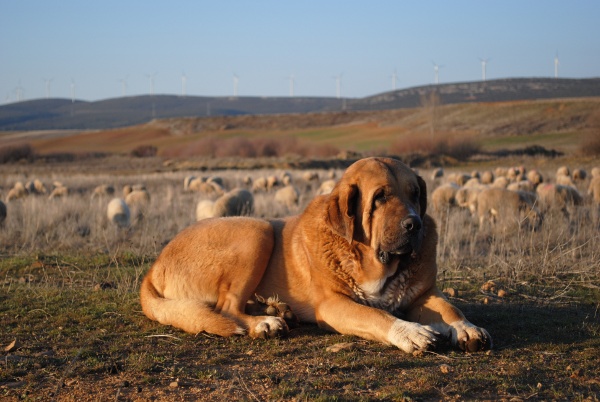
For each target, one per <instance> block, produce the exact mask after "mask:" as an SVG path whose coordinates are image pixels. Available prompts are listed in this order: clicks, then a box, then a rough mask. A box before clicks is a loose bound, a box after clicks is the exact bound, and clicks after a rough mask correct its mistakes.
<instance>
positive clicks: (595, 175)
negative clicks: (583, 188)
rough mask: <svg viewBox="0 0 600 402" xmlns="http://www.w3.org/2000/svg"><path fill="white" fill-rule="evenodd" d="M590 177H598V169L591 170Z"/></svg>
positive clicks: (599, 171)
mask: <svg viewBox="0 0 600 402" xmlns="http://www.w3.org/2000/svg"><path fill="white" fill-rule="evenodd" d="M592 177H600V167H594V168H592Z"/></svg>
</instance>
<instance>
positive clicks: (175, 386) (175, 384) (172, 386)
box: [169, 381, 179, 388]
mask: <svg viewBox="0 0 600 402" xmlns="http://www.w3.org/2000/svg"><path fill="white" fill-rule="evenodd" d="M178 386H179V381H173V382H171V383H170V384H169V387H171V388H177V387H178Z"/></svg>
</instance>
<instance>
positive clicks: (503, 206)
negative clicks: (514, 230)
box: [477, 187, 542, 229]
mask: <svg viewBox="0 0 600 402" xmlns="http://www.w3.org/2000/svg"><path fill="white" fill-rule="evenodd" d="M477 215H478V217H479V227H480V229H483V228H484V225H485V222H486V221H489V222H491V223H492V224H496V223H502V224H503V225H505V227H506V226H507V225H511V224H515V223H516V224H518V225H519V227H521V225H522V224H523V223H526V224H527V225H529V227H531V228H533V229H539V227H540V225H541V224H542V214H541V213H540V212H539V210H538V209H537V208H536V206H535V197H533V198H532V196H531V194H526V193H525V192H523V191H511V190H507V189H504V188H498V187H490V188H487V189H484V190H482V191H481V192H480V193H479V195H478V196H477Z"/></svg>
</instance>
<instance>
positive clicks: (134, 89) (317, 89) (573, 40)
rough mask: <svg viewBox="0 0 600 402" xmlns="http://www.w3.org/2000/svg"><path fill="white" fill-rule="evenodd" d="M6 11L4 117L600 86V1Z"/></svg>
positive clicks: (39, 5)
mask: <svg viewBox="0 0 600 402" xmlns="http://www.w3.org/2000/svg"><path fill="white" fill-rule="evenodd" d="M0 9H1V10H2V13H0V49H1V50H0V54H2V59H3V63H2V67H0V71H2V74H0V96H2V100H1V101H0V102H1V104H8V103H14V102H17V101H27V100H35V99H46V98H52V99H73V98H74V99H77V100H81V101H86V102H94V101H101V100H107V99H114V98H120V97H123V96H127V97H134V96H143V95H152V94H155V95H179V96H200V97H232V96H237V97H240V98H242V97H267V98H283V97H291V96H294V97H323V98H335V97H340V98H346V99H352V98H364V97H368V96H373V95H377V94H381V93H385V92H390V91H392V90H394V85H395V90H402V89H410V88H414V87H421V86H427V85H435V83H436V81H438V82H439V84H453V83H460V82H476V81H483V80H484V78H485V80H486V81H487V80H489V81H492V80H498V79H514V78H552V77H558V78H565V79H584V78H595V77H598V76H599V75H600V53H599V52H598V51H597V50H598V49H600V28H599V27H598V25H597V23H596V21H595V19H596V15H598V14H600V3H598V2H594V1H591V0H585V1H579V2H575V3H571V4H568V3H564V2H560V1H555V0H553V1H545V2H536V1H534V2H525V3H522V2H518V1H507V2H502V3H499V4H479V3H474V2H469V1H457V2H453V3H452V4H448V3H445V2H441V1H435V2H430V3H427V4H402V3H397V2H393V1H382V2H378V3H377V4H376V6H373V5H370V6H368V5H364V4H362V3H358V2H350V3H347V2H344V3H342V2H335V1H334V2H328V3H325V4H322V3H319V2H316V1H308V2H305V3H303V4H301V5H295V4H280V3H277V2H274V1H264V2H261V3H258V4H254V3H245V2H235V1H223V2H218V3H209V2H208V1H200V2H184V1H181V2H176V3H170V4H169V5H167V4H163V3H159V2H149V3H147V2H144V3H142V2H136V1H132V2H127V3H119V2H116V1H114V0H111V1H107V2H103V3H98V4H81V3H79V2H75V1H73V0H69V1H63V2H61V3H58V4H51V3H48V2H44V1H42V0H32V1H27V2H11V1H9V0H0ZM182 10H185V12H183V13H182V12H181V11H182ZM556 60H558V64H556ZM436 64H437V65H438V66H439V68H438V69H437V72H436V71H435V70H436V67H435V66H436ZM484 64H485V65H484ZM484 67H485V68H484ZM556 67H558V70H556Z"/></svg>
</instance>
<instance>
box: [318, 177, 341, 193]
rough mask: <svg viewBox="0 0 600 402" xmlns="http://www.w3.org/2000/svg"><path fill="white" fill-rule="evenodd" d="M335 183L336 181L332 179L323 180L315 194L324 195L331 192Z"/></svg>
mask: <svg viewBox="0 0 600 402" xmlns="http://www.w3.org/2000/svg"><path fill="white" fill-rule="evenodd" d="M335 183H337V182H336V181H335V180H334V179H329V180H325V181H324V182H322V183H321V185H320V186H319V188H318V189H317V194H316V195H325V194H329V193H331V191H332V190H333V188H334V187H335Z"/></svg>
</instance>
